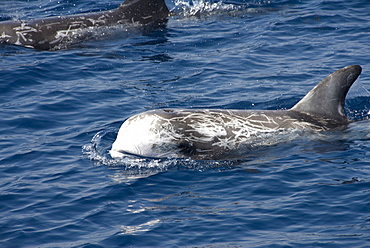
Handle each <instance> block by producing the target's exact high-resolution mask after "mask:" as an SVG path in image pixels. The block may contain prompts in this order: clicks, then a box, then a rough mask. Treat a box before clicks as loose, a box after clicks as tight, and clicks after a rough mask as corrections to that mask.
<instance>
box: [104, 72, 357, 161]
mask: <svg viewBox="0 0 370 248" xmlns="http://www.w3.org/2000/svg"><path fill="white" fill-rule="evenodd" d="M361 70H362V69H361V67H360V66H359V65H351V66H347V67H344V68H342V69H340V70H338V71H336V72H334V73H332V74H330V75H329V76H327V77H326V78H325V79H324V80H322V81H321V82H320V83H319V84H318V85H316V86H315V87H314V88H313V89H312V90H311V91H310V92H308V94H307V95H306V96H305V97H303V98H302V99H301V100H300V101H299V102H298V103H297V104H296V105H295V106H293V107H292V108H291V109H289V110H226V109H225V110H224V109H219V110H216V109H158V110H151V111H147V112H144V113H140V114H137V115H134V116H132V117H130V118H129V119H127V120H126V121H125V122H124V123H123V124H122V126H121V128H120V130H119V132H118V135H117V138H116V140H115V142H114V143H113V145H112V149H111V150H110V154H111V156H112V157H113V158H119V157H122V156H124V153H130V154H135V155H140V156H145V157H157V158H159V157H185V158H192V159H199V160H206V159H223V158H227V157H229V154H230V153H233V152H235V151H237V150H240V149H242V150H243V149H245V148H246V147H247V146H248V145H253V143H254V142H256V143H258V142H260V140H261V139H268V138H269V137H271V136H269V135H270V134H271V135H275V136H276V135H277V136H279V135H281V133H287V132H294V131H296V130H307V129H308V130H315V131H324V130H329V129H332V128H336V127H340V126H343V125H346V124H348V123H349V120H348V119H347V117H346V115H345V113H344V109H343V108H344V101H345V98H346V95H347V92H348V90H349V89H350V87H351V86H352V84H353V83H354V82H355V80H356V79H357V77H358V76H359V75H360V74H361ZM263 144H264V145H266V144H267V145H268V144H269V142H268V141H267V142H263Z"/></svg>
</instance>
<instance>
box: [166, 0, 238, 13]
mask: <svg viewBox="0 0 370 248" xmlns="http://www.w3.org/2000/svg"><path fill="white" fill-rule="evenodd" d="M237 8H238V7H237V6H236V5H234V4H224V3H223V2H216V3H212V2H208V1H205V0H192V1H187V0H175V7H174V8H173V9H172V10H171V12H173V13H178V14H179V15H180V16H184V17H190V16H199V15H201V14H203V15H206V14H208V15H210V14H217V13H220V12H225V11H230V10H235V9H237Z"/></svg>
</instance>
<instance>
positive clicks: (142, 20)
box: [0, 0, 169, 50]
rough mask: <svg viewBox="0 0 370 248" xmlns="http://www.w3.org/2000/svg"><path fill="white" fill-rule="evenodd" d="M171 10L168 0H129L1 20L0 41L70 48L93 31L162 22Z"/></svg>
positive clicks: (30, 46) (37, 47)
mask: <svg viewBox="0 0 370 248" xmlns="http://www.w3.org/2000/svg"><path fill="white" fill-rule="evenodd" d="M168 15H169V10H168V8H167V6H166V4H165V2H164V0H125V1H124V2H123V3H122V4H121V5H120V6H119V7H118V8H116V9H113V10H107V11H99V12H91V13H85V14H78V15H66V16H55V17H48V18H41V19H33V20H27V21H4V22H0V43H6V44H13V45H19V46H24V47H28V48H35V49H39V50H53V49H54V50H55V49H63V48H66V45H68V44H69V43H71V42H72V43H73V42H77V41H81V40H85V39H86V38H87V37H88V36H89V35H88V34H89V31H91V30H94V29H96V28H107V27H112V26H113V27H114V26H118V25H126V24H140V25H148V24H161V23H163V22H165V19H166V17H168Z"/></svg>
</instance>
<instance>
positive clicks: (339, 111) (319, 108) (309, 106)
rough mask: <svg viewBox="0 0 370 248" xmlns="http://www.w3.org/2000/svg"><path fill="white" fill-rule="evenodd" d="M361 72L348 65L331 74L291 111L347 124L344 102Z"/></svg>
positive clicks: (355, 66)
mask: <svg viewBox="0 0 370 248" xmlns="http://www.w3.org/2000/svg"><path fill="white" fill-rule="evenodd" d="M361 71H362V69H361V66H359V65H350V66H346V67H344V68H342V69H339V70H337V71H336V72H333V73H332V74H330V75H329V76H327V77H326V78H325V79H324V80H322V81H321V82H320V83H319V84H318V85H316V86H315V87H314V88H313V89H312V90H311V91H310V92H308V93H307V95H306V96H305V97H303V98H302V99H301V100H300V101H299V102H298V103H297V104H296V105H294V106H293V108H291V110H294V111H298V112H302V113H305V114H308V115H312V116H316V117H320V118H325V119H329V120H334V121H337V122H347V121H348V120H347V117H346V115H345V113H344V109H343V107H344V100H345V98H346V95H347V93H348V90H349V88H351V86H352V84H353V83H354V82H355V81H356V79H357V77H358V76H359V75H360V74H361Z"/></svg>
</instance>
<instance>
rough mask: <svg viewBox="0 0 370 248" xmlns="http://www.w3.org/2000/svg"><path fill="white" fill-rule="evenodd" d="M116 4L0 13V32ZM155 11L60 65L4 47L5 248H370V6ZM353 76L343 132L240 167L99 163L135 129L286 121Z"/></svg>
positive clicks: (1, 221) (270, 4)
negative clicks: (135, 119) (180, 112)
mask: <svg viewBox="0 0 370 248" xmlns="http://www.w3.org/2000/svg"><path fill="white" fill-rule="evenodd" d="M120 3H121V2H120V1H119V0H113V1H107V0H104V1H89V0H81V1H77V0H59V1H56V0H8V1H3V2H1V3H0V18H1V20H8V19H30V18H41V17H46V16H54V15H67V14H75V13H82V12H89V11H99V10H106V9H112V8H115V7H117V6H118V5H119V4H120ZM166 3H167V5H168V6H169V8H170V9H171V10H172V12H173V15H172V16H170V17H169V18H168V22H167V24H166V25H165V26H164V27H161V28H158V29H154V30H152V29H151V30H143V29H140V28H138V29H128V30H124V29H121V30H120V29H117V30H113V31H112V30H110V32H109V34H108V35H105V34H104V32H101V31H99V32H97V33H96V39H94V40H90V41H86V42H83V43H79V44H71V47H70V48H69V49H65V50H57V51H37V50H32V49H27V48H22V47H17V46H12V45H4V44H2V45H0V82H1V83H0V106H1V111H0V147H1V149H0V245H1V247H180V246H181V247H369V246H370V122H369V121H368V117H369V111H370V94H369V92H368V90H369V89H370V59H369V54H370V42H369V35H370V15H369V11H370V2H369V1H366V0H354V1H338V0H325V1H324V0H271V1H264V0H233V1H223V2H221V1H217V0H216V1H211V0H199V1H195V0H193V1H191V0H166ZM351 64H359V65H361V66H362V67H363V73H362V75H361V76H360V77H359V79H358V80H357V82H356V83H355V85H354V86H353V88H352V89H351V90H350V92H349V94H348V98H347V100H346V112H347V114H348V116H349V117H350V118H351V119H352V120H354V122H353V123H351V124H350V125H349V126H348V127H347V128H346V129H344V130H334V131H329V132H325V133H322V134H320V135H315V136H305V137H299V138H296V139H294V140H291V141H289V142H283V143H281V144H280V145H277V146H272V147H266V148H264V149H260V150H256V151H254V152H253V153H252V154H250V155H249V156H246V157H245V158H241V159H238V160H223V161H193V160H190V159H165V158H164V159H151V158H137V157H128V158H125V159H123V160H114V159H112V158H111V157H110V156H109V153H108V151H109V149H110V146H111V144H112V142H113V141H114V139H115V136H116V134H117V132H118V129H119V127H120V125H121V124H122V122H123V121H124V120H125V119H127V118H128V117H130V116H131V115H133V114H136V113H139V112H142V111H145V110H149V109H155V108H163V107H174V108H222V109H226V108H234V109H285V108H290V107H292V106H293V105H294V104H295V103H296V102H297V101H299V100H300V99H301V98H302V97H303V96H304V95H305V94H306V93H307V92H308V91H309V90H310V89H311V88H312V87H314V86H315V85H316V84H317V83H318V82H319V81H321V80H322V79H323V78H324V77H326V76H327V75H329V74H330V73H332V72H334V71H335V70H337V69H339V68H341V67H344V66H347V65H351Z"/></svg>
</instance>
